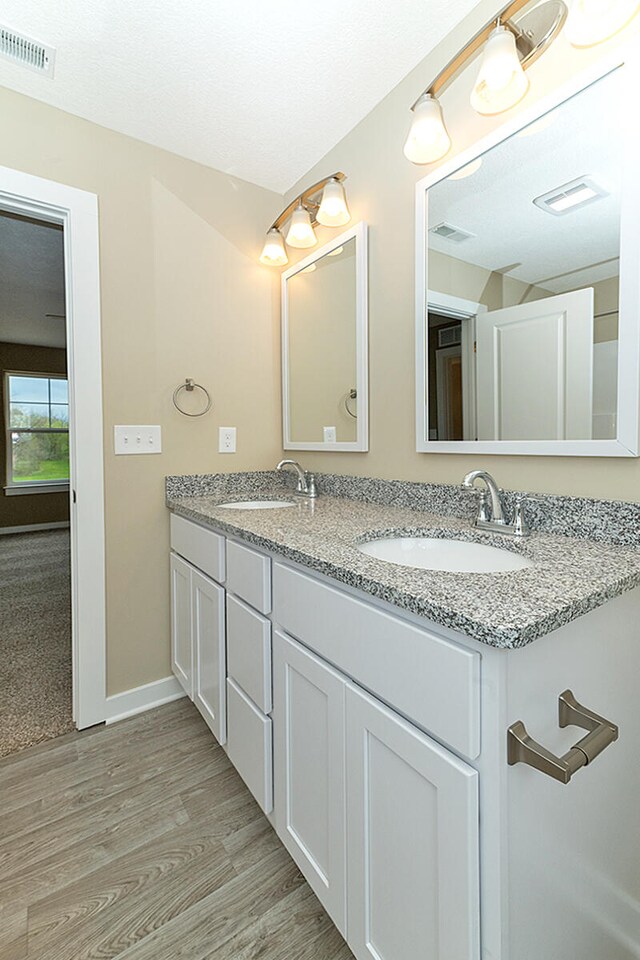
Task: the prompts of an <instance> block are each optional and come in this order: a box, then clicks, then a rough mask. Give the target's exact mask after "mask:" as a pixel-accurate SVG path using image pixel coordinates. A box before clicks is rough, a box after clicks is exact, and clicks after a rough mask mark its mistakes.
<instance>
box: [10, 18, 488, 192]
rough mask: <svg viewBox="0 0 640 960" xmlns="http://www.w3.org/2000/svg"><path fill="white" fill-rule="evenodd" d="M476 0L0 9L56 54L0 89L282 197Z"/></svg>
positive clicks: (14, 73)
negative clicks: (51, 63)
mask: <svg viewBox="0 0 640 960" xmlns="http://www.w3.org/2000/svg"><path fill="white" fill-rule="evenodd" d="M476 3H477V0H393V2H389V0H386V2H383V0H349V2H348V3H344V2H343V0H340V2H339V0H324V2H323V3H310V2H308V0H307V2H303V0H268V2H265V0H236V2H230V0H226V2H225V0H181V2H180V0H179V2H177V3H176V2H173V3H168V2H167V0H135V3H133V2H127V0H65V2H51V0H5V2H3V4H2V9H1V11H0V20H1V21H2V23H3V24H4V25H7V26H10V27H12V28H13V29H15V30H18V31H22V32H25V33H28V34H30V35H31V36H33V37H34V38H35V39H38V40H40V41H42V42H44V43H48V44H51V45H53V46H54V47H56V48H57V56H56V72H55V78H54V79H53V80H48V79H47V78H45V77H40V76H38V75H36V74H34V73H31V72H30V71H28V70H25V69H24V68H20V67H19V66H16V65H14V64H11V63H8V62H7V61H0V84H3V85H4V86H7V87H11V88H12V89H14V90H18V91H19V92H21V93H25V94H28V95H29V96H31V97H35V98H37V99H38V100H43V101H45V102H46V103H50V104H53V105H54V106H57V107H60V108H62V109H63V110H66V111H68V112H69V113H73V114H77V115H78V116H80V117H85V118H87V119H89V120H93V121H94V122H95V123H99V124H101V125H102V126H105V127H109V128H111V129H113V130H118V131H120V132H121V133H125V134H128V135H129V136H132V137H137V138H138V139H140V140H144V141H146V142H148V143H152V144H155V145H157V146H160V147H164V148H165V149H167V150H171V151H173V152H174V153H178V154H180V155H182V156H185V157H189V158H191V159H193V160H197V161H199V162H201V163H204V164H207V165H209V166H212V167H215V168H217V169H219V170H222V171H224V172H226V173H229V174H233V175H234V176H237V177H241V178H243V179H246V180H249V181H252V182H253V183H257V184H259V185H261V186H264V187H267V188H269V189H272V190H275V191H277V192H278V193H284V192H285V191H286V190H287V189H289V188H290V187H291V186H292V185H293V184H294V183H295V182H296V180H298V179H299V178H300V177H302V176H303V175H304V174H305V173H306V171H307V170H308V169H309V168H310V167H311V166H313V165H314V164H315V163H317V161H318V160H319V159H320V158H321V157H322V156H324V154H325V153H326V152H327V151H328V150H329V149H331V147H333V146H334V145H335V144H336V143H337V142H338V141H339V140H340V139H341V138H342V137H343V136H345V134H347V133H348V132H349V130H351V129H352V128H353V127H354V126H355V125H356V124H357V123H358V122H359V121H360V120H361V119H362V118H363V117H364V116H366V114H367V113H368V112H369V111H370V110H371V109H372V108H373V107H374V106H375V105H376V104H377V103H378V102H379V101H380V100H381V99H382V98H383V97H384V96H386V94H387V93H388V92H389V91H390V90H392V89H393V87H394V86H395V85H396V84H397V83H398V82H399V81H400V80H401V79H402V78H403V77H404V76H406V74H407V73H408V72H409V71H410V70H411V69H412V68H413V67H414V66H416V65H417V64H418V63H419V62H420V61H421V60H422V58H423V57H425V56H426V55H427V54H428V53H429V51H430V50H431V49H432V48H433V47H434V46H435V45H436V44H437V43H438V42H439V41H440V40H441V39H442V38H443V37H444V36H446V34H447V33H448V32H449V31H450V30H451V29H452V28H453V27H454V26H455V24H456V23H457V22H459V21H460V20H461V19H462V18H463V17H464V16H465V15H466V14H467V13H468V12H469V11H470V10H471V9H472V8H473V7H474V6H475V5H476Z"/></svg>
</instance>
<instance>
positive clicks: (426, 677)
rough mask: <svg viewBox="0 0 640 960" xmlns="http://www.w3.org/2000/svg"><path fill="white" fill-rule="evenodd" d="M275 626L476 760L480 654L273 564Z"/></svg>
mask: <svg viewBox="0 0 640 960" xmlns="http://www.w3.org/2000/svg"><path fill="white" fill-rule="evenodd" d="M273 596H274V604H273V606H274V619H275V620H276V621H277V623H278V624H279V625H280V626H282V627H283V628H284V629H285V630H286V631H287V632H288V633H290V634H292V635H293V636H294V637H296V639H298V640H300V641H301V642H302V643H304V644H305V645H306V646H308V647H310V648H311V649H312V650H315V651H316V653H318V654H320V656H321V657H324V658H325V659H326V660H328V661H329V662H330V663H333V664H334V665H335V666H336V667H338V668H339V669H340V670H342V671H344V673H346V674H348V675H349V676H350V677H353V678H354V679H355V680H356V681H357V682H358V683H359V684H360V685H362V686H363V687H365V688H366V689H368V690H369V691H371V693H374V694H375V695H376V696H378V697H379V698H380V699H381V700H383V701H384V702H385V703H387V704H389V705H390V706H392V707H395V709H396V710H398V711H399V712H400V713H402V714H404V716H405V717H408V718H409V719H410V720H412V721H413V722H414V723H416V724H417V725H418V726H419V727H422V729H423V730H426V731H428V732H429V733H431V734H433V736H435V737H436V738H437V739H439V740H442V741H444V742H445V743H448V744H449V745H450V746H451V747H453V748H454V749H455V750H459V751H460V753H462V754H464V755H465V756H466V757H469V758H471V759H473V758H475V757H477V756H478V755H479V753H480V659H481V658H480V655H479V654H478V653H474V652H473V651H470V650H466V649H464V648H463V647H458V646H457V645H456V644H454V643H450V642H449V641H448V640H444V639H442V638H441V637H437V636H436V635H435V634H432V633H430V632H429V631H428V630H424V629H422V628H421V627H418V626H416V625H414V624H412V623H409V622H408V621H406V620H402V619H400V618H399V617H395V616H392V615H390V614H388V613H386V612H384V611H383V610H380V609H378V608H376V607H374V606H372V605H370V604H368V603H365V602H363V601H361V600H358V599H356V598H355V597H351V596H349V595H348V594H346V593H343V592H342V591H340V590H336V589H334V588H333V587H330V586H327V585H326V584H324V583H321V582H320V581H318V580H315V579H314V578H312V577H309V576H307V575H306V574H303V573H299V572H298V571H297V570H293V569H292V568H291V567H287V566H284V565H283V564H281V563H276V564H274V575H273Z"/></svg>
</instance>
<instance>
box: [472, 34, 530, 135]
mask: <svg viewBox="0 0 640 960" xmlns="http://www.w3.org/2000/svg"><path fill="white" fill-rule="evenodd" d="M528 89H529V78H528V77H527V75H526V74H525V72H524V69H523V67H522V64H521V62H520V57H519V56H518V50H517V47H516V38H515V34H513V33H512V32H511V30H508V29H507V28H506V27H505V26H503V25H502V24H501V23H498V26H497V27H496V28H495V30H492V31H491V35H490V36H489V39H488V40H487V42H486V44H485V48H484V53H483V54H482V63H481V64H480V72H479V73H478V78H477V80H476V82H475V86H474V88H473V91H472V93H471V106H472V107H473V109H474V110H475V111H476V112H477V113H480V114H483V115H484V116H491V115H493V114H496V113H503V112H504V111H505V110H509V109H510V107H515V105H516V103H520V101H521V100H522V98H523V97H524V95H525V94H526V92H527V90H528Z"/></svg>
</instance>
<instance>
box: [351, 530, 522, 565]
mask: <svg viewBox="0 0 640 960" xmlns="http://www.w3.org/2000/svg"><path fill="white" fill-rule="evenodd" d="M358 549H359V550H360V551H361V552H362V553H366V555H367V556H368V557H376V558H377V559H378V560H386V561H387V563H397V564H400V565H401V566H404V567H420V568H421V569H422V570H449V571H455V572H457V573H503V572H505V571H508V570H524V569H525V568H526V567H531V566H533V564H532V561H531V560H528V559H527V557H523V556H522V555H521V554H519V553H513V551H511V550H502V549H501V548H500V547H489V546H487V545H486V544H484V543H472V542H470V541H468V540H444V539H437V538H434V537H392V538H388V539H386V540H369V541H368V542H367V543H361V544H359V546H358Z"/></svg>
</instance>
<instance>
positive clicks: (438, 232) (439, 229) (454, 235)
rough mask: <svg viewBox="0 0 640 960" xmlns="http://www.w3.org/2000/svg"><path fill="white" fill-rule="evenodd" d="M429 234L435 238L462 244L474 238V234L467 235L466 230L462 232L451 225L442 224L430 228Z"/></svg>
mask: <svg viewBox="0 0 640 960" xmlns="http://www.w3.org/2000/svg"><path fill="white" fill-rule="evenodd" d="M429 233H433V234H434V235H435V236H436V237H441V238H442V239H443V240H451V242H452V243H462V241H463V240H469V239H470V238H471V237H475V233H469V231H468V230H462V229H461V228H460V227H454V226H453V224H452V223H446V221H444V220H443V221H442V223H439V224H437V226H435V227H431V229H430V230H429Z"/></svg>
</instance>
